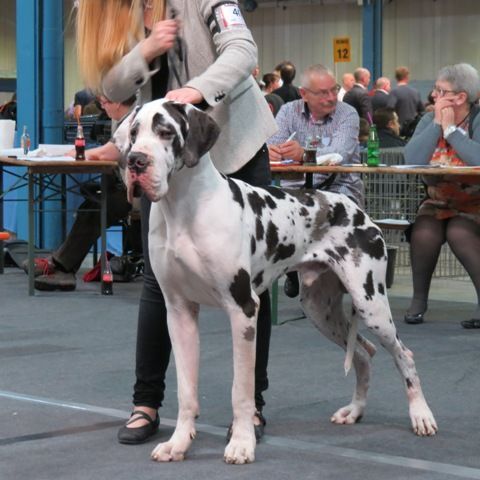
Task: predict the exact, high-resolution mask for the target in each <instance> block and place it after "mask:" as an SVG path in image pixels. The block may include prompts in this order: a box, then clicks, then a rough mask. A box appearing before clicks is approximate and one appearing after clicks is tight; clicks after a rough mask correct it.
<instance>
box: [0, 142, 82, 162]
mask: <svg viewBox="0 0 480 480" xmlns="http://www.w3.org/2000/svg"><path fill="white" fill-rule="evenodd" d="M72 148H73V147H72V145H45V144H40V145H39V146H38V148H37V149H36V150H32V151H31V152H28V154H27V155H24V153H23V149H22V148H4V149H2V150H0V156H3V157H15V158H17V159H18V160H33V161H36V162H51V161H72V160H75V159H74V158H73V157H71V156H69V155H65V154H66V153H67V152H69V151H71V150H72Z"/></svg>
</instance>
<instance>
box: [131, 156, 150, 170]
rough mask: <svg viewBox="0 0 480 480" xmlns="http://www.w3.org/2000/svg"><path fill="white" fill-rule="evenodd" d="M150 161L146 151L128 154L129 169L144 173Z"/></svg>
mask: <svg viewBox="0 0 480 480" xmlns="http://www.w3.org/2000/svg"><path fill="white" fill-rule="evenodd" d="M149 163H150V162H149V160H148V157H147V156H146V155H145V154H144V153H140V152H131V153H130V154H129V155H128V159H127V167H128V169H129V170H133V171H135V172H137V173H142V172H144V171H145V170H146V169H147V167H148V165H149Z"/></svg>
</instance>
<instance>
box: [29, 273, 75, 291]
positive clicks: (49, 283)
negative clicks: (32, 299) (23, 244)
mask: <svg viewBox="0 0 480 480" xmlns="http://www.w3.org/2000/svg"><path fill="white" fill-rule="evenodd" d="M34 286H35V288H36V289H37V290H42V291H46V292H53V291H54V290H61V291H63V292H68V291H71V290H75V288H76V286H77V281H76V279H75V274H74V273H73V272H62V271H61V270H54V271H53V273H50V274H47V275H40V276H39V277H37V278H35V283H34Z"/></svg>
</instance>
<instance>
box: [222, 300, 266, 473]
mask: <svg viewBox="0 0 480 480" xmlns="http://www.w3.org/2000/svg"><path fill="white" fill-rule="evenodd" d="M257 313H258V303H257V308H256V314H255V316H254V317H250V318H249V317H247V316H245V315H244V313H243V312H241V311H234V312H231V313H230V322H231V327H232V340H233V385H232V407H233V423H232V437H231V439H230V442H229V443H228V445H227V446H226V448H225V454H224V459H225V462H227V463H235V464H243V463H251V462H253V461H254V460H255V445H256V439H255V432H254V428H253V417H254V414H255V401H254V395H255V388H254V385H255V345H256V341H255V340H256V328H257V321H256V319H257Z"/></svg>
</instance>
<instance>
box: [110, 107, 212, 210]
mask: <svg viewBox="0 0 480 480" xmlns="http://www.w3.org/2000/svg"><path fill="white" fill-rule="evenodd" d="M219 132H220V129H219V128H218V126H217V124H216V123H215V122H214V120H213V119H212V118H211V117H210V116H208V115H207V114H206V113H204V112H202V111H201V110H198V109H197V108H195V107H194V106H192V105H185V104H182V103H176V102H171V101H168V100H165V99H162V100H154V101H153V102H149V103H146V104H145V105H143V107H137V108H136V109H135V110H133V111H132V113H130V115H129V116H128V117H127V118H126V119H125V120H124V121H123V122H122V124H121V125H120V127H119V128H118V129H117V131H116V132H115V135H114V137H113V141H114V143H115V146H116V147H117V148H118V149H119V150H120V152H121V153H122V157H123V160H122V162H121V163H120V167H121V168H122V169H125V172H124V173H125V174H124V175H123V176H124V179H125V183H126V185H127V191H128V199H129V201H130V202H131V201H132V199H133V197H134V196H138V195H139V192H140V189H141V190H143V191H144V192H145V194H146V195H147V197H148V198H149V199H150V200H151V201H152V202H156V201H158V200H160V199H161V198H162V197H163V196H164V195H165V194H166V193H167V191H168V183H169V180H170V178H171V175H172V174H173V173H174V172H175V171H177V170H180V169H181V168H183V167H184V166H186V167H194V166H195V165H196V164H197V163H198V161H199V159H200V157H202V156H203V155H205V153H207V152H208V150H210V148H211V147H212V146H213V144H214V143H215V141H216V140H217V138H218V135H219Z"/></svg>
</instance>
